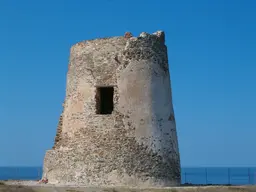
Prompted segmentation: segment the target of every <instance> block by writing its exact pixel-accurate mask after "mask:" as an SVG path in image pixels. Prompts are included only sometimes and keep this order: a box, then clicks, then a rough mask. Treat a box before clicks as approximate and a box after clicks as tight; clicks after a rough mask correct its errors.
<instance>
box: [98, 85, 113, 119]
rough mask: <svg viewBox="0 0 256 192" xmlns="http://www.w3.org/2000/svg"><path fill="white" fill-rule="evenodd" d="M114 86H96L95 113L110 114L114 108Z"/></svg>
mask: <svg viewBox="0 0 256 192" xmlns="http://www.w3.org/2000/svg"><path fill="white" fill-rule="evenodd" d="M113 95H114V87H97V92H96V114H111V113H112V111H113V109H114V102H113Z"/></svg>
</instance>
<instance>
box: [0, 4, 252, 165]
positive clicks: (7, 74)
mask: <svg viewBox="0 0 256 192" xmlns="http://www.w3.org/2000/svg"><path fill="white" fill-rule="evenodd" d="M255 21H256V1H255V0H193V1H192V0H158V1H156V0H129V1H124V0H93V1H89V0H72V1H71V0H41V1H40V0H37V1H35V0H22V1H21V0H0V25H1V30H0V43H1V46H0V59H1V60H0V61H1V70H0V83H1V95H0V106H1V107H0V146H1V147H0V154H1V155H0V166H20V165H21V166H28V165H29V166H36V165H42V162H43V158H44V153H45V150H47V149H50V148H51V147H52V145H53V141H54V137H55V133H56V127H57V123H58V119H59V115H60V113H61V110H62V106H61V104H62V102H63V100H64V96H65V86H66V72H67V68H68V57H69V50H70V46H71V45H72V44H74V43H77V42H78V41H81V40H86V39H92V38H97V37H104V36H119V35H123V34H124V33H125V32H126V31H131V32H132V33H133V34H134V35H138V34H139V33H140V32H142V31H146V32H150V33H152V32H155V31H157V30H164V31H165V32H166V44H167V46H168V53H169V64H170V69H171V79H172V88H173V99H174V107H175V113H176V120H177V129H178V136H179V145H180V152H181V163H182V166H256V153H255V146H256V139H255V138H256V111H255V110H256V101H255V99H256V85H255V83H256V75H255V74H256V23H255Z"/></svg>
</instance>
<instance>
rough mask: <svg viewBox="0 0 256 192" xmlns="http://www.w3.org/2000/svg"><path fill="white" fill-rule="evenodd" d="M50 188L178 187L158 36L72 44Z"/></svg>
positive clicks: (50, 159)
mask: <svg viewBox="0 0 256 192" xmlns="http://www.w3.org/2000/svg"><path fill="white" fill-rule="evenodd" d="M68 68H69V69H68V74H67V86H66V98H65V102H64V104H63V112H62V114H61V117H60V120H59V125H58V129H57V134H56V137H55V144H54V147H53V149H52V150H48V151H47V152H46V155H45V159H44V173H43V177H46V178H47V179H48V181H49V183H62V184H81V185H88V186H93V185H95V186H145V187H157V186H173V185H179V184H180V156H179V150H178V141H177V132H176V123H175V118H174V110H173V104H172V92H171V83H170V74H169V67H168V57H167V47H166V45H165V35H164V32H161V31H158V32H156V33H153V34H147V33H144V32H143V33H141V34H140V36H139V37H132V35H131V33H127V34H125V35H124V37H111V38H101V39H95V40H89V41H83V42H80V43H77V44H75V45H74V46H72V48H71V51H70V62H69V67H68Z"/></svg>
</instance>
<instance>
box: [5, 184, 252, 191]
mask: <svg viewBox="0 0 256 192" xmlns="http://www.w3.org/2000/svg"><path fill="white" fill-rule="evenodd" d="M14 191H15V192H16V191H17V192H256V186H201V187H199V186H193V187H171V188H140V189H138V188H124V187H115V188H111V187H85V186H79V187H77V186H63V185H50V184H39V183H38V182H37V181H3V182H0V192H14Z"/></svg>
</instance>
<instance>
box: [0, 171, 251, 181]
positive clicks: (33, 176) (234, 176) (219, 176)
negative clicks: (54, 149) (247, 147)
mask: <svg viewBox="0 0 256 192" xmlns="http://www.w3.org/2000/svg"><path fill="white" fill-rule="evenodd" d="M41 176H42V167H0V180H39V179H41ZM182 183H183V184H185V183H188V184H203V185H205V184H208V185H209V184H231V185H248V184H250V185H253V184H254V185H255V184H256V168H253V167H251V168H244V167H243V168H216V167H214V168H182Z"/></svg>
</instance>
